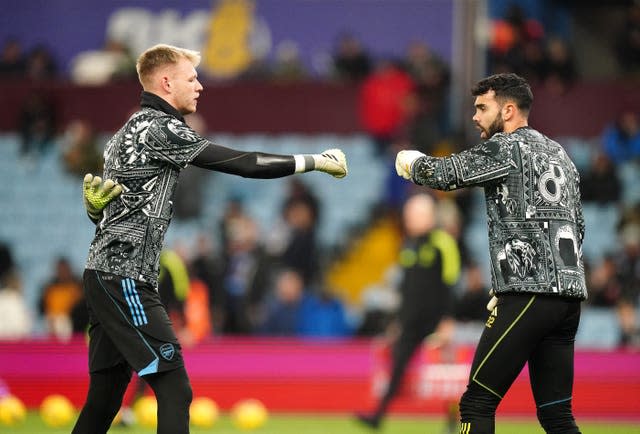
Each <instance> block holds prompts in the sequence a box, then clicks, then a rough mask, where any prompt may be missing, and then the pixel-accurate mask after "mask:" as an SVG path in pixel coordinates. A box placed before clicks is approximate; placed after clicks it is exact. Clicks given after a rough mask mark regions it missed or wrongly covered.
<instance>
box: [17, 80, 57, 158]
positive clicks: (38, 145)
mask: <svg viewBox="0 0 640 434" xmlns="http://www.w3.org/2000/svg"><path fill="white" fill-rule="evenodd" d="M18 128H19V130H20V138H21V149H20V151H21V153H22V155H23V157H33V156H34V154H38V153H41V152H42V151H44V150H45V149H46V148H47V147H48V146H49V145H50V144H51V143H52V141H53V138H54V135H55V110H54V107H53V105H52V104H51V102H50V101H49V99H48V98H47V97H46V96H45V95H43V94H42V93H39V92H32V93H31V94H29V96H27V98H26V99H25V102H24V104H23V105H22V107H21V109H20V124H19V126H18Z"/></svg>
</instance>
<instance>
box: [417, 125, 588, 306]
mask: <svg viewBox="0 0 640 434" xmlns="http://www.w3.org/2000/svg"><path fill="white" fill-rule="evenodd" d="M412 178H413V181H414V182H415V183H417V184H422V185H426V186H429V187H431V188H435V189H438V190H454V189H458V188H463V187H470V186H480V187H483V188H484V194H485V200H486V207H487V217H488V230H489V253H490V256H491V274H492V283H493V288H494V290H495V291H496V293H498V294H500V293H509V292H511V293H514V292H525V293H547V294H557V295H560V296H565V297H571V298H578V299H585V298H586V297H587V290H586V285H585V278H584V266H583V262H582V239H583V237H584V219H583V216H582V205H581V202H580V190H579V183H580V179H579V175H578V172H577V170H576V168H575V166H574V164H573V162H572V161H571V160H570V158H569V156H568V155H567V153H566V152H565V151H564V149H563V148H562V147H561V146H560V145H559V144H558V143H556V142H554V141H553V140H550V139H549V138H548V137H546V136H544V135H543V134H541V133H539V132H538V131H536V130H534V129H532V128H530V127H523V128H519V129H517V130H516V131H514V132H512V133H510V134H505V133H498V134H495V135H494V136H493V137H491V138H490V139H488V140H486V141H484V142H482V143H480V144H479V145H476V146H474V147H472V148H470V149H467V150H465V151H463V152H460V153H458V154H452V155H450V156H447V157H442V158H436V157H431V156H426V157H421V158H419V159H418V160H417V161H416V162H415V163H414V165H413V169H412Z"/></svg>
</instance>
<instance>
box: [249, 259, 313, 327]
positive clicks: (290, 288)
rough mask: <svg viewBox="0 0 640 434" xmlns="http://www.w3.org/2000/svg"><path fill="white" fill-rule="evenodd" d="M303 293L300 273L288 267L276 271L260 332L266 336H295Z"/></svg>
mask: <svg viewBox="0 0 640 434" xmlns="http://www.w3.org/2000/svg"><path fill="white" fill-rule="evenodd" d="M305 293H306V288H305V287H304V281H303V279H302V276H301V275H300V273H298V272H296V271H295V270H290V269H283V270H282V271H280V272H279V273H277V275H276V276H275V284H274V287H273V290H272V291H271V293H270V296H269V297H268V298H267V300H266V302H265V307H264V313H263V319H262V320H261V324H260V326H259V331H260V333H261V334H264V335H268V336H296V335H297V334H298V332H299V329H300V322H301V320H302V304H303V300H304V299H305V297H306V294H305Z"/></svg>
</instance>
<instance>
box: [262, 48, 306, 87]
mask: <svg viewBox="0 0 640 434" xmlns="http://www.w3.org/2000/svg"><path fill="white" fill-rule="evenodd" d="M307 77H308V73H307V69H306V67H305V65H304V63H303V62H302V59H301V58H300V50H299V49H298V44H296V43H295V42H294V41H291V40H285V41H282V42H280V43H279V44H278V46H277V47H276V53H275V59H274V62H273V65H272V66H271V78H272V79H273V80H274V81H275V82H279V83H292V82H296V81H302V80H305V79H306V78H307Z"/></svg>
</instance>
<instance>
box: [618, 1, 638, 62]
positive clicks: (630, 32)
mask: <svg viewBox="0 0 640 434" xmlns="http://www.w3.org/2000/svg"><path fill="white" fill-rule="evenodd" d="M616 51H617V55H618V63H620V66H622V67H623V68H624V70H625V71H626V72H628V73H635V74H637V73H639V72H640V3H638V2H634V3H633V4H632V5H631V6H629V9H628V12H627V14H626V21H625V23H624V25H623V27H622V31H621V32H620V34H619V36H618V41H617V46H616Z"/></svg>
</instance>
